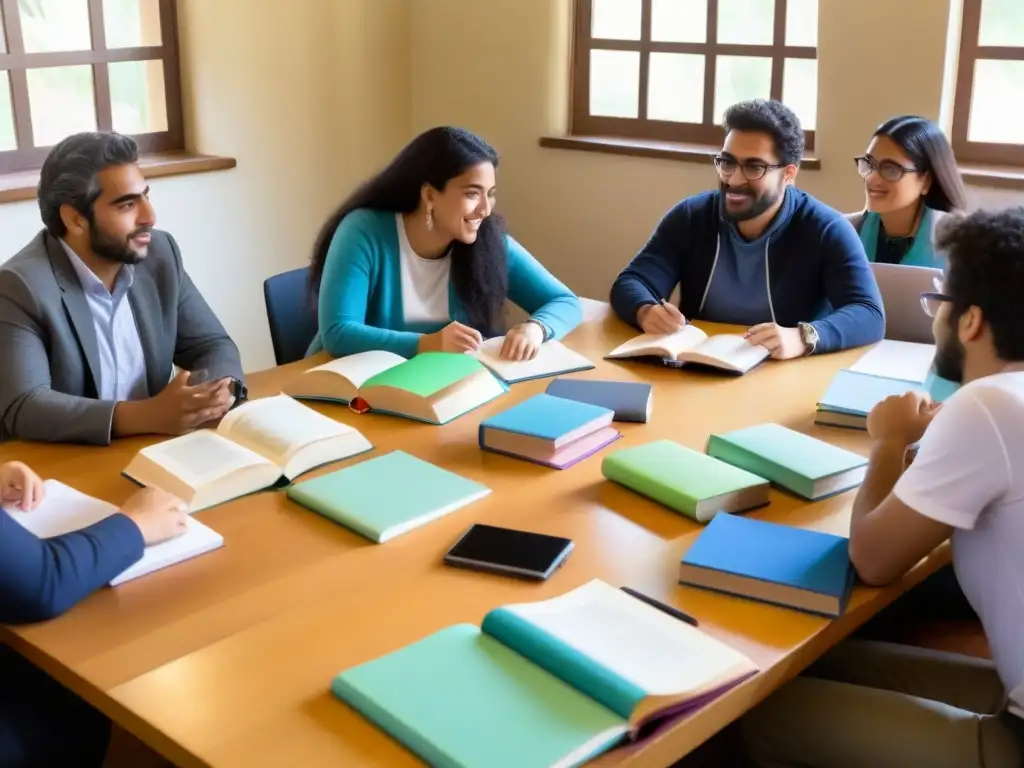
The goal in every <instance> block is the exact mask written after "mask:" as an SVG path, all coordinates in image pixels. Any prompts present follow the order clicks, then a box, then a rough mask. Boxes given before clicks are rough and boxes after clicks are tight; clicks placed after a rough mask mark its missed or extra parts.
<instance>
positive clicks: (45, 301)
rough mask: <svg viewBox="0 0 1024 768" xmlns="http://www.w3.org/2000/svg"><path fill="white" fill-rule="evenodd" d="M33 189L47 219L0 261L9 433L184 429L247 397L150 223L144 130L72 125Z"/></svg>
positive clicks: (216, 333)
mask: <svg viewBox="0 0 1024 768" xmlns="http://www.w3.org/2000/svg"><path fill="white" fill-rule="evenodd" d="M38 193H39V194H38V197H39V209H40V212H41V214H42V219H43V223H44V224H45V225H46V228H45V229H44V230H43V231H42V232H40V233H39V234H38V235H36V237H34V238H33V239H32V241H31V242H30V243H29V244H28V245H27V246H25V248H24V249H22V251H21V252H20V253H19V254H18V255H16V256H14V257H13V258H12V259H10V260H9V261H8V262H7V263H6V264H4V265H3V266H2V267H0V371H2V374H0V441H2V440H10V439H20V440H42V441H52V442H75V443H93V444H98V445H107V444H109V443H110V440H111V438H113V437H122V436H127V435H135V434H169V435H174V434H181V433H183V432H187V431H189V430H192V429H195V428H197V427H200V426H202V425H204V424H207V423H210V422H212V421H216V420H217V419H220V418H221V417H222V416H223V415H224V414H225V413H226V412H227V411H228V409H229V408H230V407H231V405H232V403H235V402H238V401H240V400H242V399H244V397H245V387H244V385H243V383H242V382H243V375H242V366H241V361H240V359H239V354H238V348H237V347H236V346H235V344H234V342H233V341H232V340H231V338H230V337H229V336H228V334H227V332H226V331H225V330H224V327H223V326H222V325H221V323H220V321H218V320H217V317H216V316H215V315H214V313H213V311H212V310H211V309H210V307H209V305H207V303H206V301H205V300H204V299H203V297H202V295H201V294H200V293H199V291H198V290H197V289H196V287H195V286H194V285H193V284H192V281H191V280H190V279H189V277H188V274H187V273H186V272H185V269H184V267H183V266H182V261H181V254H180V252H179V251H178V246H177V244H176V243H175V241H174V239H173V238H172V237H171V236H170V235H169V234H167V233H166V232H162V231H159V230H156V229H154V228H153V227H154V225H155V224H156V215H155V213H154V211H153V207H152V205H151V204H150V202H149V186H148V185H147V184H146V180H145V178H144V177H143V175H142V172H141V170H140V169H139V166H138V149H137V147H136V144H135V142H134V141H133V140H132V139H130V138H128V137H125V136H120V135H118V134H112V133H83V134H76V135H74V136H70V137H68V138H67V139H65V140H64V141H62V142H61V143H60V144H58V145H57V146H55V147H54V148H53V150H52V151H51V152H50V154H49V156H48V157H47V159H46V161H45V163H44V164H43V169H42V172H41V175H40V181H39V190H38ZM172 364H173V365H177V366H178V367H179V368H181V369H182V371H181V372H180V373H179V374H178V375H177V376H175V377H174V378H173V379H172V372H173V368H172Z"/></svg>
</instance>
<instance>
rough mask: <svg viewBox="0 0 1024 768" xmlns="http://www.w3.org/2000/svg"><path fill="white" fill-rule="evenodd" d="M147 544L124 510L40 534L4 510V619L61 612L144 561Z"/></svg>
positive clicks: (0, 579) (0, 544) (0, 566)
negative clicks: (60, 532)
mask: <svg viewBox="0 0 1024 768" xmlns="http://www.w3.org/2000/svg"><path fill="white" fill-rule="evenodd" d="M15 514H21V513H15ZM25 514H29V515H31V514H32V513H31V512H26V513H25ZM145 546H146V544H145V541H143V538H142V532H141V531H139V528H138V526H137V525H135V523H133V522H132V521H131V520H129V519H128V518H127V517H125V516H124V515H121V514H114V515H111V516H110V517H108V518H105V519H103V520H100V521H99V522H98V523H95V524H94V525H90V526H89V527H88V528H83V529H82V530H80V531H73V532H72V533H67V534H65V535H63V536H57V537H54V538H52V539H39V538H37V537H36V535H35V534H33V533H30V532H29V531H27V530H25V529H24V528H23V527H21V525H19V524H18V523H17V521H15V520H12V519H11V517H10V515H9V514H8V513H7V512H5V511H3V510H0V622H3V623H4V624H23V623H28V622H33V621H43V620H45V619H51V618H53V617H55V616H59V615H60V614H62V613H64V612H65V611H67V610H68V609H69V608H71V607H72V606H73V605H74V604H75V603H77V602H78V601H79V600H81V599H82V598H84V597H86V596H87V595H89V594H90V593H92V592H94V591H96V590H97V589H99V588H100V587H102V586H103V585H104V584H107V583H108V582H109V581H110V580H111V579H113V578H114V577H115V576H117V575H118V574H119V573H121V572H122V571H124V570H125V569H126V568H128V567H129V566H130V565H133V564H134V563H135V562H136V561H138V560H139V559H140V558H141V557H142V553H143V550H144V549H145Z"/></svg>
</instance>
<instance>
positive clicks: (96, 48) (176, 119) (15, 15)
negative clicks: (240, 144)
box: [0, 0, 185, 173]
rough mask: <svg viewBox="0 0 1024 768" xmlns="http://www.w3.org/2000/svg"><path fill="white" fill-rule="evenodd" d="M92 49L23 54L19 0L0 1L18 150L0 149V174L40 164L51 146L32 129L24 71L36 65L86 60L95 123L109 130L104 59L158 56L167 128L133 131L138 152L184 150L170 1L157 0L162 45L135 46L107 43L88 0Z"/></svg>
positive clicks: (97, 5) (96, 0) (97, 10)
mask: <svg viewBox="0 0 1024 768" xmlns="http://www.w3.org/2000/svg"><path fill="white" fill-rule="evenodd" d="M87 2H88V4H89V25H90V28H91V37H92V41H91V42H92V48H91V49H90V50H82V51H52V52H46V53H26V52H25V44H24V40H23V39H22V35H21V17H20V12H19V10H18V0H0V9H2V11H3V24H4V27H5V37H6V41H7V52H6V53H0V70H7V72H8V77H9V80H10V91H11V92H10V99H11V106H12V109H13V112H14V132H15V136H16V137H17V140H18V149H15V150H8V151H4V152H0V173H16V172H19V171H29V170H35V169H38V168H40V167H42V164H43V160H44V159H45V158H46V155H47V153H48V152H49V151H50V147H37V146H36V144H35V138H34V136H33V133H32V112H31V107H30V104H29V91H28V77H27V71H28V70H29V69H35V68H38V67H59V66H74V65H84V64H88V65H91V66H92V77H93V94H94V96H95V101H96V127H97V129H98V130H100V131H112V130H113V114H112V112H113V107H112V104H111V101H110V73H109V71H108V69H107V65H108V64H112V63H119V62H125V61H150V60H156V59H158V60H160V61H162V62H163V70H164V95H165V98H166V102H167V104H166V108H167V130H166V131H161V132H159V133H142V134H132V138H134V139H135V141H136V142H137V143H138V145H139V152H140V154H151V153H165V152H174V151H177V150H183V149H184V147H185V142H184V127H183V120H182V110H181V72H180V69H179V58H178V18H177V12H176V10H175V0H159V3H160V5H159V8H160V37H161V44H160V45H155V46H140V47H135V48H107V42H106V27H105V25H104V21H103V0H87Z"/></svg>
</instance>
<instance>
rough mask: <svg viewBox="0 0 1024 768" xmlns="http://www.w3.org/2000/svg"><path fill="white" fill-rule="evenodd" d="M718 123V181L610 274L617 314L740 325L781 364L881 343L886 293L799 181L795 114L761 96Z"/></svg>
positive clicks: (846, 228) (847, 231)
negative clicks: (721, 129)
mask: <svg viewBox="0 0 1024 768" xmlns="http://www.w3.org/2000/svg"><path fill="white" fill-rule="evenodd" d="M725 130H726V137H725V144H724V146H723V148H722V152H721V153H720V154H719V155H717V156H716V157H715V168H716V169H717V171H718V178H719V188H718V189H717V190H714V191H710V192H704V193H701V194H699V195H694V196H692V197H688V198H686V199H684V200H682V201H681V202H679V203H678V204H676V206H675V207H674V208H672V210H670V211H669V212H668V213H667V214H666V215H665V217H664V218H663V219H662V220H661V223H660V224H658V227H657V229H656V230H655V231H654V234H653V235H652V236H651V238H650V240H648V242H647V244H646V245H645V246H644V247H643V249H642V250H641V251H640V253H639V254H637V255H636V257H634V258H633V260H632V261H631V262H630V263H629V265H628V266H627V267H626V268H625V269H624V270H623V271H622V272H621V273H620V274H619V276H618V278H617V279H616V280H615V283H614V285H613V286H612V290H611V303H612V307H613V308H614V309H615V311H616V313H617V314H618V315H619V317H621V318H622V319H623V320H625V321H626V322H628V323H630V324H632V325H635V326H637V327H639V328H640V329H642V330H643V331H644V332H646V333H652V334H666V333H673V332H675V331H677V330H680V329H681V328H683V326H684V325H685V324H686V322H687V321H688V320H694V319H700V320H708V321H712V322H720V323H732V324H737V325H744V326H747V328H748V330H747V333H746V336H747V341H748V342H749V343H751V344H754V345H761V346H763V347H765V348H766V349H767V350H768V351H769V352H770V353H771V355H772V357H774V358H776V359H782V360H785V359H789V358H794V357H801V356H803V355H807V354H812V353H821V352H834V351H837V350H840V349H847V348H850V347H858V346H862V345H865V344H871V343H874V342H876V341H878V340H880V339H881V338H882V336H883V335H884V332H885V315H884V312H883V310H882V299H881V296H880V295H879V292H878V285H877V283H876V282H875V278H874V275H873V274H872V272H871V268H870V265H869V263H868V260H867V256H866V254H865V252H864V246H863V245H862V243H861V241H860V239H859V238H858V236H857V233H856V231H855V230H854V229H853V226H852V225H851V224H850V223H849V222H848V221H847V220H846V219H845V218H844V217H843V215H842V214H840V213H839V212H838V211H835V210H833V209H832V208H830V207H828V206H827V205H825V204H823V203H821V202H819V201H818V200H815V199H814V198H813V197H811V196H810V195H808V194H807V193H806V192H803V191H801V190H799V189H797V188H796V187H795V186H794V183H795V181H796V176H797V173H798V171H799V167H800V160H801V157H802V155H803V150H804V133H803V128H802V127H801V125H800V120H799V119H798V118H797V116H796V115H795V114H794V113H793V112H792V111H791V110H790V109H789V108H788V107H786V106H785V105H783V104H782V103H780V102H778V101H766V100H763V99H758V100H754V101H746V102H742V103H740V104H736V105H734V106H732V107H730V108H729V109H728V110H727V111H726V113H725ZM677 286H678V287H679V292H680V299H679V304H678V306H675V305H673V304H671V303H670V302H669V301H668V298H669V296H671V294H672V292H673V291H674V290H675V289H676V287H677Z"/></svg>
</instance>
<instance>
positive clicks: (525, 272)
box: [307, 208, 583, 358]
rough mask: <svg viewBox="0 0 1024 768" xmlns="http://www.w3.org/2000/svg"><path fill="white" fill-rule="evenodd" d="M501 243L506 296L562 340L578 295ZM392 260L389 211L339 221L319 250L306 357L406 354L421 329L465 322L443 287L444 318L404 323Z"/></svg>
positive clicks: (413, 349)
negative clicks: (323, 255)
mask: <svg viewBox="0 0 1024 768" xmlns="http://www.w3.org/2000/svg"><path fill="white" fill-rule="evenodd" d="M506 243H507V246H508V298H509V299H510V300H511V301H512V302H513V303H515V304H516V305H518V306H519V307H520V308H522V309H523V310H525V311H526V312H528V313H529V315H530V317H531V318H533V319H535V320H538V321H539V322H541V323H543V324H544V325H545V326H546V327H547V328H548V329H549V331H550V332H551V335H550V337H549V338H554V339H560V338H562V337H563V336H565V335H566V334H567V333H569V331H571V330H572V329H573V328H575V327H576V326H577V325H579V323H580V321H581V320H582V319H583V310H582V308H581V306H580V300H579V299H578V298H577V297H576V296H575V295H574V294H573V293H572V291H570V290H569V289H568V288H566V287H565V286H564V285H563V284H562V283H561V282H559V281H558V280H557V279H555V278H554V277H553V276H552V275H551V273H550V272H548V271H547V270H546V269H544V267H543V266H541V264H540V263H539V262H538V261H537V260H536V259H535V258H533V256H531V255H530V254H529V253H528V252H527V250H526V249H525V248H523V246H521V245H520V244H519V243H517V242H516V241H515V240H514V239H513V238H512V237H510V236H508V237H507V239H506ZM400 259H401V257H400V255H399V246H398V228H397V226H396V225H395V214H394V213H393V212H392V211H380V210H374V209H369V208H359V209H357V210H355V211H352V213H350V214H348V215H347V216H346V217H345V218H344V219H343V220H342V222H341V224H339V225H338V229H337V231H336V232H335V233H334V237H333V238H332V240H331V245H330V248H329V249H328V251H327V263H326V264H325V265H324V273H323V278H322V280H321V283H320V297H319V304H318V316H319V331H318V332H317V335H316V338H314V339H313V343H312V344H311V345H310V348H309V352H308V353H307V354H313V353H315V352H319V351H321V350H323V349H326V350H327V352H328V353H330V354H331V356H333V357H342V356H344V355H352V354H355V353H357V352H366V351H369V350H375V349H380V350H386V351H388V352H394V353H395V354H397V355H401V356H402V357H406V358H410V357H413V356H415V355H416V353H417V350H418V344H419V338H420V336H421V335H422V334H424V333H434V332H436V331H439V330H441V329H442V328H443V327H444V326H445V325H447V324H448V322H451V321H452V320H457V321H459V322H461V323H466V322H467V321H466V318H465V312H464V310H463V308H462V305H461V303H460V302H459V300H458V299H457V298H456V296H455V292H454V289H453V288H452V287H451V286H450V285H449V289H448V290H449V295H448V307H449V314H450V315H451V318H450V319H449V320H448V321H447V322H443V323H416V324H407V323H406V322H405V316H404V310H403V306H402V274H401V261H400ZM478 330H479V329H478Z"/></svg>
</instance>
